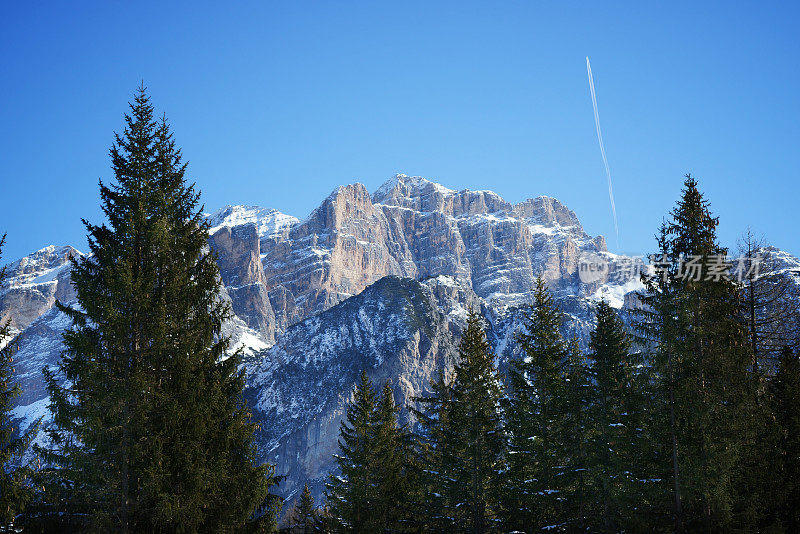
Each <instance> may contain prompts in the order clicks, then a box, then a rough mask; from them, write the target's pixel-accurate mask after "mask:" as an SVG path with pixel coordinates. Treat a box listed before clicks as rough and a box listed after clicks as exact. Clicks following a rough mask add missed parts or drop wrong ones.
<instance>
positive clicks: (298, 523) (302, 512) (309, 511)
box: [290, 484, 319, 534]
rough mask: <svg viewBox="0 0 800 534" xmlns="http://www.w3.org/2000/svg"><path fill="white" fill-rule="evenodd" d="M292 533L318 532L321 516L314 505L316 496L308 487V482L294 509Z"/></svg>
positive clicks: (306, 533) (309, 533) (307, 533)
mask: <svg viewBox="0 0 800 534" xmlns="http://www.w3.org/2000/svg"><path fill="white" fill-rule="evenodd" d="M291 522H292V527H291V529H290V530H291V532H292V534H311V533H312V532H317V531H318V528H319V525H318V522H319V518H318V517H317V510H316V508H315V507H314V497H312V496H311V491H309V489H308V484H304V485H303V493H302V494H301V495H300V500H298V501H297V502H296V503H295V505H294V510H292V519H291Z"/></svg>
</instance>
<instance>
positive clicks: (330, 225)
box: [211, 175, 606, 343]
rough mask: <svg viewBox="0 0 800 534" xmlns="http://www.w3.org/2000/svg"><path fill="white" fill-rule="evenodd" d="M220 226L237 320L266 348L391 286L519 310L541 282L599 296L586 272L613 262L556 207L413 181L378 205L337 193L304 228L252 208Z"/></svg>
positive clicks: (217, 220)
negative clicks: (450, 282) (462, 286)
mask: <svg viewBox="0 0 800 534" xmlns="http://www.w3.org/2000/svg"><path fill="white" fill-rule="evenodd" d="M211 219H212V227H213V228H212V230H213V231H214V232H215V233H214V234H213V235H212V238H211V244H212V247H213V248H214V249H215V250H216V251H217V252H218V254H219V255H220V267H221V269H222V276H223V280H224V281H225V285H226V287H227V288H228V292H229V294H230V296H231V299H232V301H233V307H234V310H235V311H236V313H237V315H239V316H240V317H242V318H243V319H244V320H245V322H246V323H247V325H248V326H249V327H251V328H253V329H255V330H257V331H258V332H260V333H262V335H263V337H264V340H265V341H266V342H268V343H272V342H273V340H274V339H277V338H278V337H279V336H280V335H281V334H282V333H283V332H284V331H285V330H286V328H288V327H289V326H290V325H292V324H294V323H295V322H297V321H299V320H302V319H304V318H306V317H310V316H313V315H315V314H318V313H320V312H322V311H324V310H326V309H328V308H330V307H331V306H334V305H336V304H338V303H339V302H342V301H343V300H345V299H347V298H349V297H350V296H352V295H357V294H358V293H360V292H361V291H363V290H364V288H366V287H367V286H369V285H370V284H372V283H374V282H376V281H377V280H379V279H381V278H382V277H384V276H389V275H395V276H404V277H409V278H415V279H425V278H428V277H432V276H439V275H446V276H452V277H455V278H457V279H459V280H465V281H466V282H467V283H468V284H469V286H470V287H471V288H472V289H473V290H474V291H475V293H476V294H477V295H479V296H480V297H481V298H483V299H485V300H487V301H488V302H494V301H496V302H497V303H498V304H507V303H509V302H513V303H517V304H519V303H523V302H526V301H528V300H529V298H530V290H531V288H532V287H533V283H534V280H535V279H536V277H537V276H542V277H543V278H544V279H545V280H546V281H547V282H548V283H549V284H550V285H551V287H553V288H554V289H564V290H566V291H567V292H573V291H574V290H575V287H576V286H580V287H579V289H578V290H579V291H584V292H586V291H589V290H595V289H597V287H588V286H587V287H582V286H581V284H580V283H579V281H578V280H577V276H576V271H577V264H578V260H579V257H580V255H581V254H584V253H590V252H592V253H605V252H606V245H605V240H604V239H603V238H602V237H596V238H591V237H590V236H588V235H587V234H586V232H584V230H583V228H582V227H581V225H580V222H579V221H578V218H577V217H576V215H575V214H574V213H573V212H572V211H571V210H569V209H568V208H567V207H566V206H564V205H563V204H561V203H560V202H559V201H557V200H555V199H552V198H548V197H538V198H535V199H530V200H527V201H525V202H522V203H520V204H517V205H512V204H509V203H508V202H506V201H504V200H503V199H502V198H500V197H499V196H498V195H497V194H495V193H492V192H491V191H468V190H464V191H460V192H456V191H453V190H450V189H447V188H445V187H442V186H441V185H438V184H435V183H433V182H430V181H428V180H425V179H424V178H419V177H409V176H405V175H397V176H395V177H393V178H392V179H391V180H389V181H388V182H386V183H385V184H384V185H383V186H381V187H380V188H379V189H378V190H377V191H376V192H375V193H374V194H373V195H371V196H370V194H369V193H368V191H367V190H366V188H365V187H364V186H363V185H361V184H353V185H348V186H342V187H339V188H337V189H336V190H335V191H334V192H333V193H331V195H330V196H329V197H328V198H326V199H325V200H324V201H323V202H322V204H321V205H320V206H319V207H318V208H317V209H315V210H314V211H313V212H312V213H311V214H310V215H309V216H308V217H307V218H306V219H305V220H304V221H302V222H300V221H297V220H296V219H293V218H290V217H288V216H285V215H282V214H280V213H278V212H275V211H274V210H262V209H259V208H249V207H242V206H235V207H228V208H225V209H224V210H222V211H220V212H219V213H217V214H215V215H213V216H212V217H211ZM257 258H259V259H260V262H261V269H259V267H258V265H256V263H257V261H256V259H257ZM604 281H605V280H601V281H600V282H599V283H598V284H596V286H599V285H600V284H602V283H603V282H604Z"/></svg>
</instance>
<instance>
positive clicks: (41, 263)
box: [0, 245, 81, 330]
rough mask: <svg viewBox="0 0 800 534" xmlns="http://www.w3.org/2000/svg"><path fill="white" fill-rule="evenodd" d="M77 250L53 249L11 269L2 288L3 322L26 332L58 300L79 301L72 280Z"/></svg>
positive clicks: (41, 251) (0, 300)
mask: <svg viewBox="0 0 800 534" xmlns="http://www.w3.org/2000/svg"><path fill="white" fill-rule="evenodd" d="M79 255H81V253H80V252H78V251H77V250H76V249H74V248H72V247H70V246H66V247H55V246H52V245H51V246H49V247H45V248H43V249H41V250H38V251H36V252H34V253H33V254H31V255H29V256H25V257H24V258H22V259H20V260H17V261H15V262H13V263H11V264H10V265H8V267H7V270H6V275H7V278H6V280H5V282H3V284H2V286H0V320H2V321H6V320H11V326H12V327H13V328H15V329H17V330H24V329H25V328H26V327H27V326H28V325H30V324H31V323H32V322H33V321H35V320H36V319H37V318H39V317H40V316H41V315H42V314H44V313H45V312H47V311H48V310H49V309H50V308H52V307H53V305H54V304H55V302H56V300H60V301H61V302H69V301H71V300H72V299H73V298H74V297H75V293H74V290H73V288H72V284H71V283H70V280H69V267H70V261H69V260H70V258H72V257H75V256H79Z"/></svg>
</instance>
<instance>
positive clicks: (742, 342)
mask: <svg viewBox="0 0 800 534" xmlns="http://www.w3.org/2000/svg"><path fill="white" fill-rule="evenodd" d="M717 225H718V219H717V218H715V217H713V216H712V215H711V213H710V210H709V205H708V201H706V200H705V199H704V198H703V195H702V193H700V191H699V190H698V188H697V182H696V181H695V180H694V179H693V178H692V177H691V176H687V177H686V181H685V182H684V190H683V193H682V197H681V200H680V201H679V202H678V204H677V206H676V207H675V209H674V210H673V211H672V213H671V220H670V221H669V222H668V223H665V225H664V226H663V227H662V230H661V233H660V238H659V248H660V251H659V254H658V255H657V258H658V261H657V263H656V272H655V273H654V274H652V275H644V276H643V281H644V282H645V285H646V287H647V294H646V295H643V296H642V299H641V300H642V301H643V303H644V305H645V310H644V312H643V313H642V316H643V318H644V320H643V321H640V322H639V325H638V326H639V330H640V332H642V333H644V334H645V337H646V342H648V343H649V346H650V347H651V348H652V349H653V353H652V364H653V368H654V371H655V372H656V374H657V376H658V377H659V381H660V390H661V403H660V404H661V405H662V406H663V407H664V408H665V411H666V412H668V415H665V416H663V417H662V420H666V421H668V423H667V424H666V425H665V427H664V428H665V432H664V434H663V435H662V442H663V443H669V444H670V445H671V448H672V464H673V465H672V482H673V487H674V490H673V496H674V502H675V506H674V514H675V518H676V529H677V530H681V529H683V528H703V529H705V530H708V529H712V528H732V526H733V525H734V524H737V521H742V520H743V517H742V516H741V515H739V514H744V515H746V512H745V511H744V510H740V509H737V507H738V506H740V505H742V504H744V503H743V501H741V500H739V499H737V496H736V493H737V488H736V487H735V485H736V482H737V480H738V479H739V478H740V477H741V476H742V475H743V474H742V473H739V472H737V464H738V462H739V461H740V460H741V458H742V453H743V443H744V442H745V441H746V440H747V432H748V431H749V429H748V426H747V424H746V416H747V413H748V411H749V408H748V406H747V401H748V399H751V398H752V397H749V396H748V394H747V390H748V388H749V387H750V381H749V375H748V374H747V368H748V365H749V363H750V360H749V358H748V355H747V338H746V333H745V329H744V324H743V322H742V321H741V316H740V314H739V309H740V304H739V303H740V300H739V297H740V295H739V292H738V288H737V286H736V285H735V284H734V283H733V282H732V281H731V280H730V279H729V278H728V277H727V276H726V275H727V273H728V272H729V271H728V270H729V264H728V263H727V259H726V256H727V251H726V249H724V248H723V247H721V246H719V244H718V243H717V238H716V228H717ZM738 524H742V523H738Z"/></svg>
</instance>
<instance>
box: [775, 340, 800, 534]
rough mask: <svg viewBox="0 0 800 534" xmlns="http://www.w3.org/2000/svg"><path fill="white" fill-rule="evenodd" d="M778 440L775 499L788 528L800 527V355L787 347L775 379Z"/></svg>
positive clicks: (780, 515)
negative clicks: (799, 356)
mask: <svg viewBox="0 0 800 534" xmlns="http://www.w3.org/2000/svg"><path fill="white" fill-rule="evenodd" d="M770 389H771V393H772V402H773V411H774V414H775V424H776V427H777V438H778V439H777V440H776V443H775V445H776V446H775V448H774V449H773V450H774V455H773V456H774V459H775V460H774V466H775V467H774V470H773V473H774V475H775V476H774V477H772V478H771V480H770V483H771V484H772V485H773V488H774V492H773V495H772V497H773V499H774V501H775V504H776V505H777V506H776V508H777V516H778V518H779V520H780V523H781V524H782V525H783V527H785V528H786V531H787V532H797V531H800V358H798V356H797V354H795V353H794V352H792V350H791V348H789V347H786V348H784V350H783V351H782V352H781V357H780V361H779V367H778V372H777V373H776V374H775V376H774V377H773V379H772V382H771V388H770Z"/></svg>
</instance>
